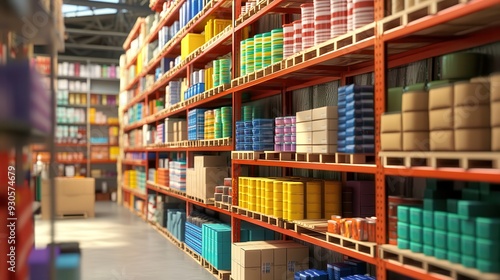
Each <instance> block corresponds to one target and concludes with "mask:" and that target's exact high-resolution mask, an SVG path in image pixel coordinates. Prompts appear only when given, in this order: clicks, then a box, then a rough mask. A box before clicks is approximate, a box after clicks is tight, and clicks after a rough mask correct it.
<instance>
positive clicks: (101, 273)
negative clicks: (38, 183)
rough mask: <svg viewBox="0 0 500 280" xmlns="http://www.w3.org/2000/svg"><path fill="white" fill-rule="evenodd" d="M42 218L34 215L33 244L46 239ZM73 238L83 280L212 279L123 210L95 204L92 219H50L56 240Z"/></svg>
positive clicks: (46, 228)
mask: <svg viewBox="0 0 500 280" xmlns="http://www.w3.org/2000/svg"><path fill="white" fill-rule="evenodd" d="M49 226H50V225H49V222H48V221H42V220H40V219H38V218H37V219H36V222H35V244H36V247H45V245H46V244H47V243H49V242H50V227H49ZM64 241H78V242H80V248H81V249H82V279H83V280H159V279H169V280H171V279H185V280H202V279H203V280H205V279H215V278H214V277H213V276H212V274H211V273H209V272H208V271H206V270H205V269H203V268H202V267H201V266H200V265H198V264H197V263H196V262H195V261H194V260H193V259H192V258H191V257H190V256H188V255H187V254H186V253H184V252H183V251H181V250H180V249H178V248H177V247H176V246H174V245H173V244H172V243H170V241H168V240H167V239H165V238H164V237H163V236H161V235H160V234H159V233H158V232H157V231H156V230H154V229H153V228H152V227H151V226H149V225H148V224H146V223H145V222H144V221H143V220H141V219H140V218H139V217H137V216H136V215H135V214H132V213H131V212H130V211H129V210H128V209H125V208H124V207H122V206H119V205H117V204H116V203H112V202H97V203H96V217H95V218H91V219H69V220H59V221H57V222H56V242H64Z"/></svg>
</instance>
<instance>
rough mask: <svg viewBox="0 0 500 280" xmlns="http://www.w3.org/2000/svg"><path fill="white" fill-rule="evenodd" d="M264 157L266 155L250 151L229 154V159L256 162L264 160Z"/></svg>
mask: <svg viewBox="0 0 500 280" xmlns="http://www.w3.org/2000/svg"><path fill="white" fill-rule="evenodd" d="M265 156H266V155H265V153H263V152H251V151H233V152H231V159H243V160H258V159H265Z"/></svg>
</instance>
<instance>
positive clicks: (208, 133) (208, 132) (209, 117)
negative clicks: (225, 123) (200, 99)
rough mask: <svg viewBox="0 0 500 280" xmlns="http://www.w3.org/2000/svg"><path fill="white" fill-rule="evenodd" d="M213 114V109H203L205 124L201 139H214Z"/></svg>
mask: <svg viewBox="0 0 500 280" xmlns="http://www.w3.org/2000/svg"><path fill="white" fill-rule="evenodd" d="M214 127H215V116H214V111H213V110H206V111H205V126H204V134H205V135H204V137H203V139H214V134H215V130H214Z"/></svg>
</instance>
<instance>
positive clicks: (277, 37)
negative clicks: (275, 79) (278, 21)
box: [271, 28, 283, 64]
mask: <svg viewBox="0 0 500 280" xmlns="http://www.w3.org/2000/svg"><path fill="white" fill-rule="evenodd" d="M281 60H283V28H278V29H273V30H271V64H275V63H278V62H281Z"/></svg>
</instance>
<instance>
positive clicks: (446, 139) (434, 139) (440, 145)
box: [429, 129, 455, 151]
mask: <svg viewBox="0 0 500 280" xmlns="http://www.w3.org/2000/svg"><path fill="white" fill-rule="evenodd" d="M429 138H430V139H429V141H430V150H431V151H455V131H454V130H453V129H450V130H434V131H431V132H430V134H429Z"/></svg>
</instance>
